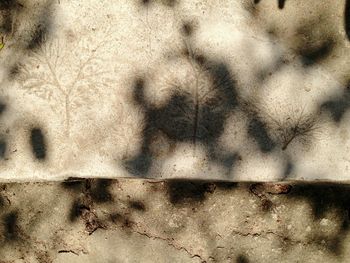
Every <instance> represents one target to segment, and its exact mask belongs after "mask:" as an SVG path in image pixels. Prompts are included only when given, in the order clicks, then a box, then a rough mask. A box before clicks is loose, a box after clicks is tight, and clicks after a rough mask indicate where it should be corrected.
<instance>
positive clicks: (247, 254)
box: [0, 179, 350, 263]
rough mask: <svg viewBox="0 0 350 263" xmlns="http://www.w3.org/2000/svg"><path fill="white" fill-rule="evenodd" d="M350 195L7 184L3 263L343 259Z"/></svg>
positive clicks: (186, 184)
mask: <svg viewBox="0 0 350 263" xmlns="http://www.w3.org/2000/svg"><path fill="white" fill-rule="evenodd" d="M349 191H350V189H349V187H348V186H342V185H336V184H333V185H331V184H328V185H326V184H319V185H317V184H316V185H315V184H314V185H308V184H298V185H295V184H294V185H286V184H284V185H280V184H275V185H272V184H244V183H240V184H235V183H204V182H198V181H167V182H163V181H160V182H154V181H153V182H148V181H144V180H128V179H120V180H118V181H116V180H114V181H107V180H82V181H76V182H65V183H26V184H14V183H12V184H2V185H1V191H0V197H1V199H0V200H1V210H0V256H1V259H0V261H1V262H3V263H37V262H39V263H58V262H62V263H71V262H72V263H79V262H84V263H86V262H88V263H90V262H91V263H95V262H96V263H100V262H111V263H112V262H113V263H115V262H122V263H124V262H135V263H136V262H169V263H170V262H208V263H209V262H234V263H243V262H245V263H247V262H249V263H255V262H259V263H260V262H261V263H264V262H266V263H270V262H271V263H275V262H276V263H279V262H288V263H289V262H310V263H313V262H315V263H316V262H325V263H333V262H334V263H335V262H344V263H345V262H348V261H349V260H348V258H349V251H350V250H349V248H350V239H349V238H350V236H349V201H350V200H349V196H350V195H349Z"/></svg>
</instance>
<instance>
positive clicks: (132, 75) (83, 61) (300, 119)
mask: <svg viewBox="0 0 350 263" xmlns="http://www.w3.org/2000/svg"><path fill="white" fill-rule="evenodd" d="M346 2H348V1H345V0H340V1H333V0H325V1H318V0H310V1H302V0H294V1H285V0H284V1H283V0H279V1H264V0H262V1H258V0H254V1H253V0H240V1H236V0H225V1H203V0H201V1H199V0H198V1H181V0H176V1H175V0H147V1H146V0H143V1H141V0H121V1H110V0H86V1H83V2H82V1H78V0H57V1H53V0H40V1H39V0H3V1H2V2H1V4H0V13H1V15H0V31H1V36H2V40H1V42H2V43H1V51H0V85H1V94H0V102H1V104H0V106H1V107H0V111H1V120H0V121H1V130H0V135H1V136H0V156H1V157H2V159H1V165H0V179H1V180H2V181H24V180H25V181H28V180H31V181H32V180H49V181H52V180H63V179H66V178H69V177H84V178H87V177H99V178H102V177H107V178H117V177H143V178H158V179H160V178H198V179H209V180H213V179H215V180H229V181H249V180H252V181H272V180H278V181H280V180H340V181H348V180H349V179H350V173H349V171H348V169H349V162H350V159H349V158H348V157H347V155H348V152H349V147H350V140H349V136H348V134H349V127H350V126H349V124H350V123H349V121H350V120H349V113H348V109H349V108H350V107H349V105H350V104H349V96H350V95H349V83H350V77H349V70H350V63H349V62H350V59H349V58H350V53H349V50H350V49H349V47H350V42H349V18H348V16H349V11H348V10H349V4H348V3H346Z"/></svg>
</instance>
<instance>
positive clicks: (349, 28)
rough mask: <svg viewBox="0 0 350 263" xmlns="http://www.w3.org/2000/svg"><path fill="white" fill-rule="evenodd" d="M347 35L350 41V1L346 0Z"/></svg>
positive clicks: (345, 21)
mask: <svg viewBox="0 0 350 263" xmlns="http://www.w3.org/2000/svg"><path fill="white" fill-rule="evenodd" d="M344 25H345V33H346V35H347V37H348V40H350V0H346V3H345V11H344Z"/></svg>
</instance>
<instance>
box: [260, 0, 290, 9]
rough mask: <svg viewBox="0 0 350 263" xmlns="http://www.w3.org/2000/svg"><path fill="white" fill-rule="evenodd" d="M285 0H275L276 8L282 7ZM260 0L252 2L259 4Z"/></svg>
mask: <svg viewBox="0 0 350 263" xmlns="http://www.w3.org/2000/svg"><path fill="white" fill-rule="evenodd" d="M286 1H287V0H277V3H278V8H279V9H283V8H284V6H285V4H286ZM260 2H261V0H254V4H259V3H260Z"/></svg>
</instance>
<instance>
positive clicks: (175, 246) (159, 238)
mask: <svg viewBox="0 0 350 263" xmlns="http://www.w3.org/2000/svg"><path fill="white" fill-rule="evenodd" d="M131 230H132V232H133V233H137V234H139V235H142V236H146V237H148V238H151V239H155V240H162V241H166V243H167V244H168V245H169V246H171V247H173V248H175V249H177V250H180V251H181V250H183V251H185V252H186V253H187V254H188V255H189V256H190V258H196V257H197V258H199V259H200V260H202V263H205V262H207V261H206V260H204V259H203V257H202V256H201V255H199V254H193V253H191V252H190V251H189V249H187V248H186V247H184V246H179V245H177V244H176V243H174V242H172V239H170V238H165V237H161V236H156V235H152V234H150V233H147V232H140V231H138V230H135V229H131Z"/></svg>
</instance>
